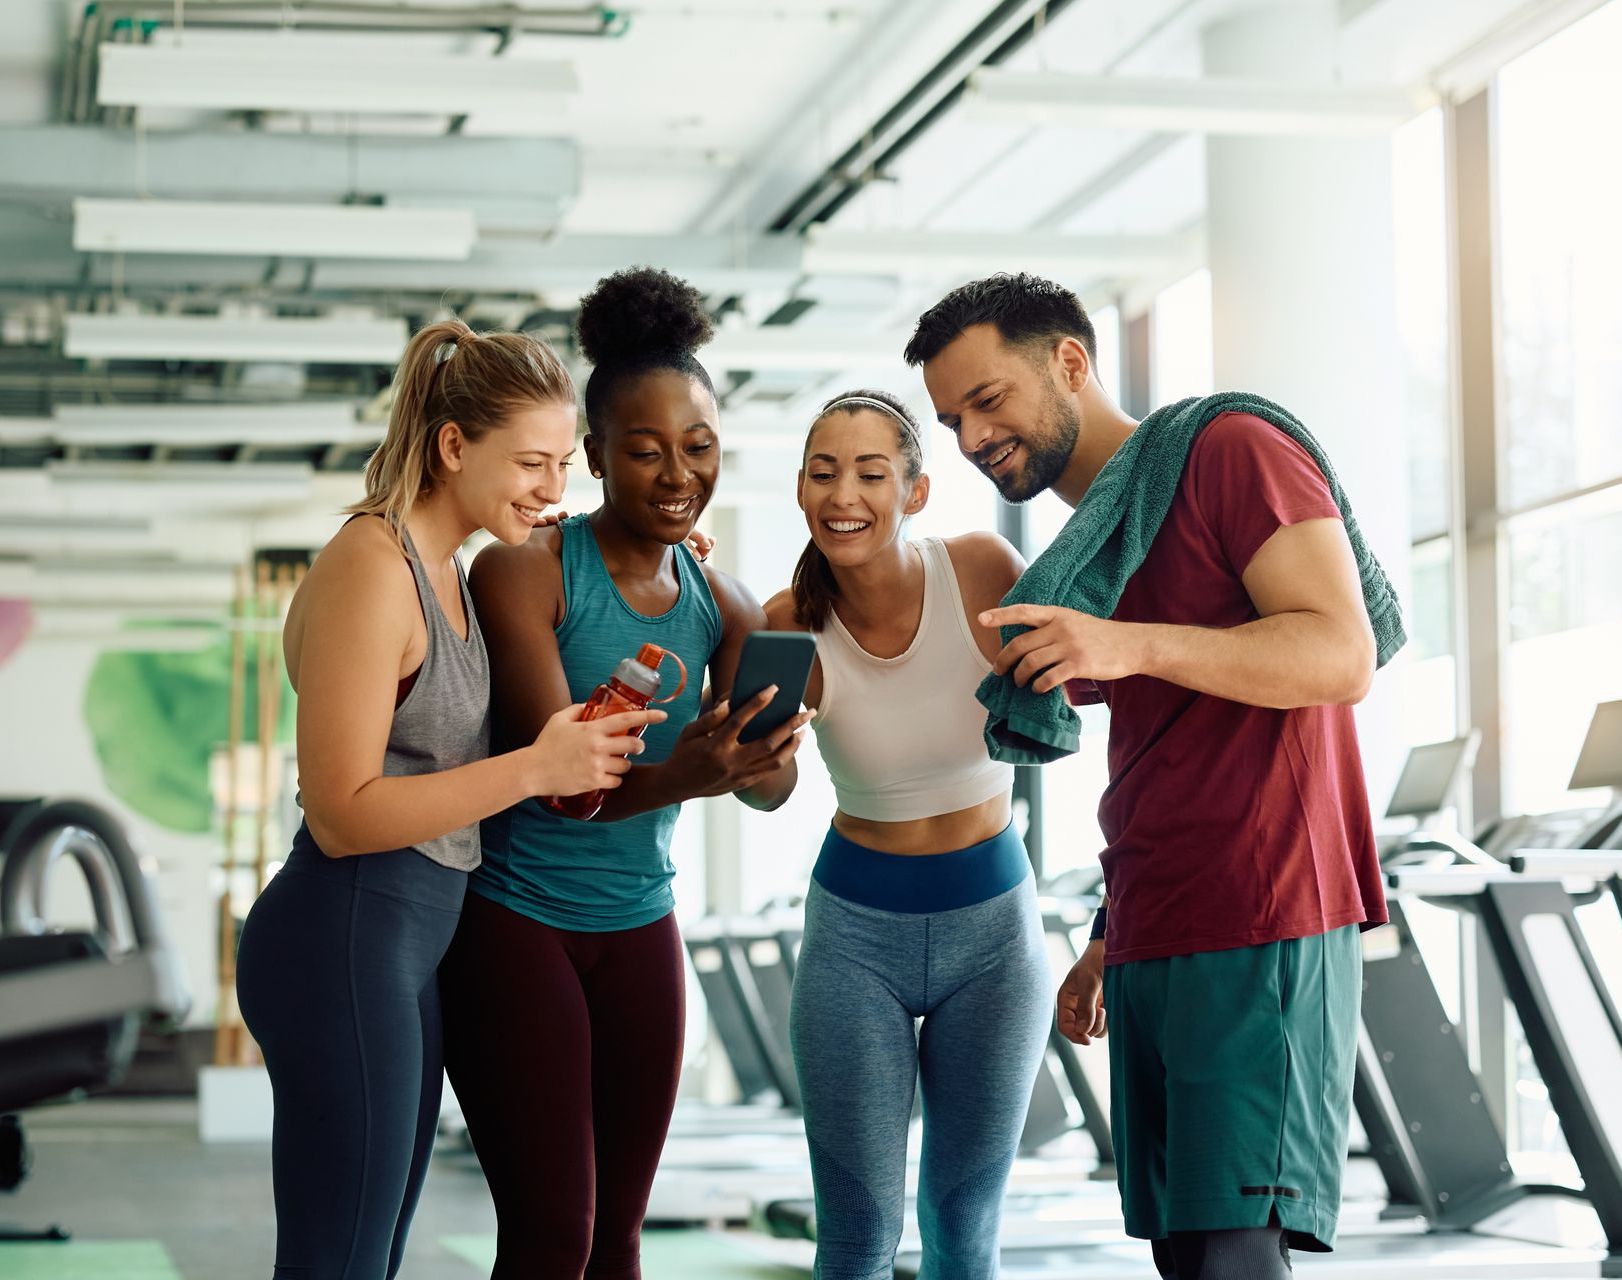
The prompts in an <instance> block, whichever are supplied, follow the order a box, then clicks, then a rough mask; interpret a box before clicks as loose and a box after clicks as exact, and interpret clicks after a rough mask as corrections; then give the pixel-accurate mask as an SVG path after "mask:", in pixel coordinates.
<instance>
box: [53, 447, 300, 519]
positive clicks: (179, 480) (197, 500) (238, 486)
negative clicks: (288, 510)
mask: <svg viewBox="0 0 1622 1280" xmlns="http://www.w3.org/2000/svg"><path fill="white" fill-rule="evenodd" d="M45 470H46V475H47V476H48V477H49V479H50V483H51V487H52V488H53V489H55V490H57V491H58V492H59V493H60V494H61V495H62V496H63V498H64V499H65V500H66V501H67V502H68V503H69V505H70V509H69V510H68V511H67V512H65V513H64V514H69V515H71V514H74V510H75V509H76V507H75V504H78V503H83V504H86V505H87V506H89V507H91V508H92V509H94V510H96V511H105V512H113V513H132V514H137V515H140V514H154V513H158V514H163V515H172V514H174V513H176V512H182V511H186V512H190V511H218V512H223V513H227V514H232V515H240V514H244V513H246V512H249V511H256V510H258V509H261V508H265V507H286V506H293V505H296V504H298V503H301V502H305V501H307V500H308V499H309V497H310V490H311V474H312V473H311V469H310V468H309V467H308V466H305V465H302V464H280V463H276V464H264V465H260V464H255V465H253V466H242V465H237V464H233V463H202V462H170V463H156V464H154V463H145V462H61V461H56V460H52V461H50V462H47V463H46V464H45Z"/></svg>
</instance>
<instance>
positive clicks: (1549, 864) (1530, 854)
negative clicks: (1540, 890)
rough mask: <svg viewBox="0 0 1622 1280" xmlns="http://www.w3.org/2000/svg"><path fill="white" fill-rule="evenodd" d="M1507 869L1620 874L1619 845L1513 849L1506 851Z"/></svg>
mask: <svg viewBox="0 0 1622 1280" xmlns="http://www.w3.org/2000/svg"><path fill="white" fill-rule="evenodd" d="M1509 865H1510V867H1511V869H1513V870H1515V871H1517V872H1520V873H1521V874H1523V875H1532V876H1546V877H1548V878H1550V879H1558V878H1559V877H1561V876H1592V877H1595V878H1597V879H1601V880H1603V879H1605V878H1606V877H1609V876H1622V849H1617V850H1612V849H1517V850H1516V851H1515V852H1514V853H1513V854H1511V855H1510V858H1509Z"/></svg>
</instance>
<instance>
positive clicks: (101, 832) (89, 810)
mask: <svg viewBox="0 0 1622 1280" xmlns="http://www.w3.org/2000/svg"><path fill="white" fill-rule="evenodd" d="M64 827H80V828H83V829H84V830H86V831H88V832H89V833H90V834H91V835H92V836H93V837H95V839H96V840H98V841H99V842H100V843H101V845H102V846H103V847H104V848H105V849H106V851H107V853H108V856H109V857H110V858H111V860H112V864H113V869H114V871H115V872H116V873H117V875H118V879H119V883H120V886H121V887H122V889H123V891H124V902H125V905H126V907H127V908H128V910H129V918H130V926H131V928H132V929H133V930H134V933H135V946H136V947H137V948H138V949H140V950H143V951H144V950H148V949H152V948H159V947H161V946H162V945H163V933H162V930H161V928H160V927H159V924H158V915H157V909H156V908H155V906H154V905H153V902H152V895H151V893H150V891H149V890H148V888H147V882H146V875H145V873H143V872H142V870H141V861H140V858H139V857H137V856H136V853H135V850H134V849H133V848H132V847H131V846H130V842H129V839H128V838H127V837H126V836H125V834H124V828H123V824H122V823H120V822H119V821H118V820H117V819H116V818H114V817H113V815H112V814H110V813H108V812H107V811H106V810H105V809H103V808H102V807H101V806H99V805H94V804H91V803H89V802H88V801H85V800H53V801H51V802H49V803H48V804H44V805H41V806H40V808H39V809H37V810H36V811H34V812H33V813H31V814H30V815H29V817H28V820H27V822H26V823H25V825H24V830H23V832H21V833H19V835H18V836H17V839H19V840H21V839H22V836H23V835H27V834H29V833H33V832H37V833H38V834H37V835H34V836H33V837H32V839H30V840H29V842H28V843H27V845H26V846H24V845H22V844H19V845H18V847H16V848H14V849H11V850H9V851H7V853H6V856H5V861H4V866H3V871H0V879H3V882H4V883H5V884H6V886H7V887H8V888H10V887H11V886H13V885H15V884H20V883H23V881H21V879H20V878H21V877H22V876H24V875H25V874H26V872H27V870H28V868H29V866H30V865H31V863H32V862H33V861H34V859H36V858H40V857H43V856H44V855H45V852H46V844H47V840H48V838H50V837H54V836H55V835H56V834H57V833H58V832H59V831H60V830H61V829H62V828H64ZM12 892H15V889H13V890H12ZM8 906H14V904H8Z"/></svg>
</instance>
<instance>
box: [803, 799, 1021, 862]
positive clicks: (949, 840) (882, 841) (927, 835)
mask: <svg viewBox="0 0 1622 1280" xmlns="http://www.w3.org/2000/svg"><path fill="white" fill-rule="evenodd" d="M1010 812H1011V810H1010V807H1009V797H1008V794H1007V793H1006V792H1005V793H1003V794H1002V795H1000V796H993V797H992V798H991V799H990V800H987V801H986V802H985V803H984V804H977V805H975V806H973V807H972V808H969V809H959V810H957V811H956V812H955V813H938V814H936V815H935V816H934V817H931V818H915V819H913V820H912V821H910V822H874V821H871V820H870V819H867V818H853V817H851V815H850V814H848V813H846V812H845V811H844V810H843V809H841V810H839V811H838V812H836V813H835V814H834V830H835V831H837V832H839V834H840V835H842V836H844V837H845V839H847V840H850V841H854V842H855V843H856V844H859V845H861V846H863V847H864V848H867V849H874V850H877V851H878V852H879V853H901V854H929V853H951V852H953V851H954V850H956V849H967V848H968V847H969V846H970V845H974V844H979V843H980V842H981V841H983V840H989V839H991V838H992V837H993V836H995V835H998V834H1000V833H1001V831H1002V829H1003V828H1004V827H1006V826H1007V825H1008V819H1009V814H1010Z"/></svg>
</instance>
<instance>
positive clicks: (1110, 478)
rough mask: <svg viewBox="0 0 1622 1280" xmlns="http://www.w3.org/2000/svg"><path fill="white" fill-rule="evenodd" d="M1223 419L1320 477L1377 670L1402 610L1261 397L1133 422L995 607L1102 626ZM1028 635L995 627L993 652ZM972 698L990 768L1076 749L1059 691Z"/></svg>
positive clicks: (1284, 417) (1352, 526)
mask: <svg viewBox="0 0 1622 1280" xmlns="http://www.w3.org/2000/svg"><path fill="white" fill-rule="evenodd" d="M1224 413H1249V414H1254V415H1255V416H1256V417H1258V418H1262V419H1265V420H1266V421H1267V422H1270V423H1272V424H1273V425H1274V426H1275V427H1277V428H1278V429H1279V430H1280V431H1282V432H1284V433H1285V434H1286V435H1287V436H1289V437H1290V438H1291V439H1293V440H1294V441H1295V442H1296V443H1297V444H1299V445H1300V446H1301V447H1302V448H1303V449H1305V450H1306V451H1307V452H1308V453H1309V454H1311V455H1312V460H1313V461H1314V462H1316V463H1317V464H1318V468H1319V470H1321V471H1322V472H1323V473H1324V478H1325V479H1326V480H1328V482H1329V491H1330V493H1331V494H1332V495H1333V497H1334V499H1335V504H1336V505H1337V506H1338V507H1339V508H1340V513H1341V518H1342V519H1343V520H1344V521H1345V522H1346V536H1347V538H1349V539H1350V540H1351V544H1352V551H1353V553H1354V554H1355V555H1356V556H1357V570H1358V573H1359V574H1360V575H1361V577H1362V579H1363V601H1364V603H1365V604H1366V605H1367V607H1368V611H1369V622H1370V624H1371V625H1372V626H1373V628H1374V643H1375V650H1376V653H1377V655H1378V656H1377V662H1378V665H1380V666H1382V667H1383V666H1384V665H1385V664H1386V663H1387V662H1389V661H1390V660H1391V658H1392V656H1393V655H1394V654H1395V653H1396V652H1397V650H1398V649H1400V648H1402V646H1403V645H1404V644H1405V643H1406V642H1407V639H1408V637H1407V635H1406V633H1405V632H1404V631H1403V627H1402V609H1401V606H1400V605H1399V604H1398V603H1397V595H1396V592H1395V591H1393V590H1392V589H1391V582H1390V580H1389V579H1388V578H1387V577H1386V575H1385V570H1384V569H1382V568H1381V567H1380V562H1379V561H1378V560H1376V559H1375V558H1374V553H1373V552H1372V551H1371V550H1369V545H1368V543H1367V542H1366V541H1364V539H1363V533H1362V531H1361V530H1360V529H1359V528H1358V527H1357V521H1356V520H1355V519H1353V518H1352V509H1351V507H1350V506H1349V505H1348V503H1347V501H1346V494H1345V492H1344V491H1343V490H1342V489H1341V487H1340V481H1339V480H1338V479H1336V477H1335V471H1334V468H1333V467H1331V466H1330V465H1329V459H1328V458H1327V457H1325V456H1324V451H1323V450H1322V449H1321V448H1320V447H1319V445H1318V442H1317V441H1316V440H1314V439H1313V438H1312V434H1311V433H1310V432H1309V431H1308V430H1307V429H1306V428H1305V427H1304V426H1302V425H1301V424H1300V423H1299V422H1297V421H1296V420H1295V418H1294V417H1292V416H1291V415H1290V414H1289V413H1288V412H1286V411H1285V410H1284V409H1281V408H1280V407H1279V406H1278V405H1276V404H1274V403H1272V402H1271V401H1269V400H1264V399H1263V398H1262V397H1261V396H1253V395H1247V394H1245V393H1244V392H1239V391H1225V392H1222V393H1220V394H1218V395H1214V396H1206V397H1204V398H1203V399H1201V398H1198V397H1193V398H1190V399H1188V400H1180V401H1178V402H1177V403H1176V404H1171V405H1167V406H1166V407H1165V408H1163V409H1157V410H1155V412H1153V413H1151V414H1150V415H1149V416H1148V417H1147V418H1145V419H1144V420H1143V421H1142V422H1140V423H1139V424H1138V427H1137V429H1136V430H1135V431H1133V432H1132V434H1131V435H1130V436H1128V437H1127V438H1126V441H1125V442H1124V443H1123V444H1122V445H1121V447H1120V448H1119V449H1117V450H1116V451H1115V454H1114V456H1113V457H1111V458H1110V460H1109V461H1108V462H1107V463H1105V464H1104V469H1103V470H1102V471H1100V472H1099V473H1098V478H1097V479H1096V480H1094V481H1093V483H1092V487H1091V488H1089V489H1088V490H1087V494H1086V496H1085V497H1084V498H1083V499H1082V500H1081V504H1080V505H1079V506H1078V507H1077V508H1076V510H1075V512H1074V514H1072V515H1071V517H1070V519H1069V520H1068V521H1066V522H1065V526H1064V528H1063V529H1061V530H1060V531H1059V536H1058V537H1056V538H1055V539H1054V540H1053V543H1052V545H1051V546H1049V547H1048V549H1047V550H1046V551H1044V552H1043V553H1042V554H1041V555H1039V556H1038V557H1037V558H1036V561H1035V562H1034V563H1033V564H1032V565H1031V567H1030V568H1029V569H1027V570H1026V571H1025V572H1024V574H1022V575H1021V577H1020V579H1019V581H1018V582H1016V583H1015V584H1014V586H1013V588H1012V589H1011V590H1010V591H1009V592H1008V594H1007V595H1006V596H1004V597H1003V603H1004V604H1005V605H1009V604H1056V605H1062V606H1064V607H1065V608H1067V609H1075V610H1078V611H1080V612H1082V613H1090V614H1093V615H1094V616H1095V617H1099V618H1108V617H1110V616H1111V615H1112V614H1113V613H1114V612H1115V606H1116V604H1117V603H1119V601H1120V599H1121V592H1122V591H1124V590H1125V589H1126V584H1127V580H1128V579H1129V578H1130V577H1131V576H1132V575H1133V574H1134V573H1136V572H1137V570H1138V566H1139V565H1141V564H1142V563H1143V560H1144V557H1145V556H1147V555H1148V554H1149V547H1150V546H1151V545H1152V544H1153V542H1154V540H1155V535H1156V534H1158V533H1159V532H1160V524H1161V521H1163V520H1164V519H1165V518H1166V512H1167V511H1169V510H1170V509H1171V501H1172V498H1173V497H1174V496H1175V495H1176V493H1177V486H1178V484H1180V483H1181V481H1182V478H1183V468H1184V467H1185V466H1186V465H1187V463H1188V451H1189V449H1190V448H1191V447H1192V446H1193V444H1194V437H1195V436H1197V435H1199V433H1200V432H1201V431H1203V430H1204V429H1205V427H1206V425H1207V424H1208V423H1209V422H1211V421H1212V419H1214V418H1216V417H1217V416H1218V415H1219V414H1224ZM1028 629H1029V628H1026V627H1004V628H1003V629H1002V638H1003V643H1004V644H1007V643H1008V642H1009V641H1010V640H1012V639H1013V638H1014V637H1015V636H1017V635H1018V634H1019V633H1020V632H1021V631H1025V630H1028ZM976 696H977V697H978V698H979V699H980V701H981V702H982V703H983V704H984V705H985V707H986V709H987V710H988V711H989V712H990V715H989V716H988V717H987V719H986V746H987V747H988V748H989V749H990V751H991V755H992V758H993V759H995V760H1002V761H1006V762H1007V763H1009V764H1047V763H1048V762H1049V761H1052V760H1057V759H1059V758H1060V757H1062V756H1067V755H1070V754H1071V753H1073V752H1074V751H1075V750H1076V746H1077V743H1078V739H1079V732H1078V731H1079V728H1080V721H1079V720H1078V719H1077V718H1076V713H1075V712H1074V711H1073V710H1071V708H1070V704H1069V702H1068V701H1067V700H1066V698H1065V694H1064V688H1063V686H1062V685H1061V686H1060V687H1059V688H1057V689H1054V690H1051V691H1050V692H1048V693H1042V694H1039V693H1034V692H1032V690H1031V689H1029V688H1024V689H1022V688H1020V687H1019V686H1018V685H1017V684H1015V683H1014V680H1013V677H1012V676H999V675H989V676H987V677H986V678H985V679H984V680H983V681H981V682H980V688H979V689H978V690H977V691H976Z"/></svg>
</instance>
